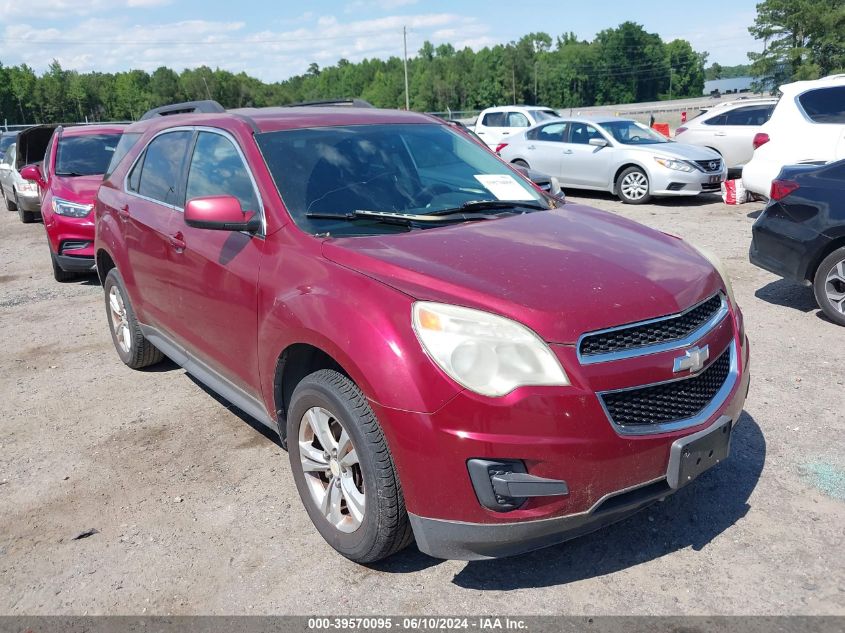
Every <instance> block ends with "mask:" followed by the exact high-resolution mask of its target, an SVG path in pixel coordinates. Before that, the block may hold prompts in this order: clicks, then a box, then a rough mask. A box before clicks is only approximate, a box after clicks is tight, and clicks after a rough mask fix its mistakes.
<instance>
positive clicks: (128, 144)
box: [103, 132, 141, 178]
mask: <svg viewBox="0 0 845 633" xmlns="http://www.w3.org/2000/svg"><path fill="white" fill-rule="evenodd" d="M139 138H141V134H139V133H137V132H132V133H129V134H123V135H122V136H121V137H120V140H119V141H118V142H117V146H116V147H115V149H114V153H113V154H112V157H111V161H110V162H109V166H108V167H107V168H106V173H105V174H103V178H108V177H109V176H111V175H112V172H113V171H114V170H115V169H117V166H118V165H119V164H120V161H122V160H123V157H124V156H126V154H127V153H129V150H130V149H132V148H133V147H134V146H135V143H137V142H138V139H139Z"/></svg>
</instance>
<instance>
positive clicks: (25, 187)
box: [15, 180, 38, 193]
mask: <svg viewBox="0 0 845 633" xmlns="http://www.w3.org/2000/svg"><path fill="white" fill-rule="evenodd" d="M15 189H17V190H18V191H20V192H21V193H37V192H38V185H36V184H35V183H34V182H31V181H29V180H24V181H23V182H22V183H20V184H19V185H15Z"/></svg>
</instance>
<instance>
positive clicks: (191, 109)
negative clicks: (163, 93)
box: [140, 99, 226, 121]
mask: <svg viewBox="0 0 845 633" xmlns="http://www.w3.org/2000/svg"><path fill="white" fill-rule="evenodd" d="M225 111H226V108H224V107H223V106H222V105H220V104H219V103H217V102H216V101H212V100H211V99H207V100H205V101H185V102H184V103H171V104H170V105H165V106H161V107H158V108H153V109H152V110H148V111H147V112H145V113H144V116H142V117H141V119H140V120H141V121H146V120H147V119H154V118H155V117H157V116H169V115H171V114H194V113H198V112H199V113H203V114H219V113H221V112H225Z"/></svg>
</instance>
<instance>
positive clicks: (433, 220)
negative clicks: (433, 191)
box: [305, 209, 495, 226]
mask: <svg viewBox="0 0 845 633" xmlns="http://www.w3.org/2000/svg"><path fill="white" fill-rule="evenodd" d="M305 217H307V218H314V219H326V220H344V221H347V222H352V221H355V220H376V221H378V222H384V223H385V224H401V225H403V226H411V225H413V224H445V223H450V222H463V221H465V220H486V219H491V218H493V217H495V216H489V215H464V214H461V213H450V214H448V217H442V216H440V215H438V214H435V213H432V214H425V215H418V214H413V213H392V212H390V211H369V210H367V209H355V210H354V211H351V212H349V213H324V212H322V211H313V212H310V213H306V214H305Z"/></svg>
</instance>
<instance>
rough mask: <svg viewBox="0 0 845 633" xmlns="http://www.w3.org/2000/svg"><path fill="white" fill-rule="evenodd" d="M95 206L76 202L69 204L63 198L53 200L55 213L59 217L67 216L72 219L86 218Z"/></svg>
mask: <svg viewBox="0 0 845 633" xmlns="http://www.w3.org/2000/svg"><path fill="white" fill-rule="evenodd" d="M93 208H94V205H91V204H77V203H75V202H68V201H67V200H62V199H61V198H53V213H57V214H58V215H66V216H68V217H70V218H84V217H85V216H86V215H88V214H89V213H91V209H93Z"/></svg>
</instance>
